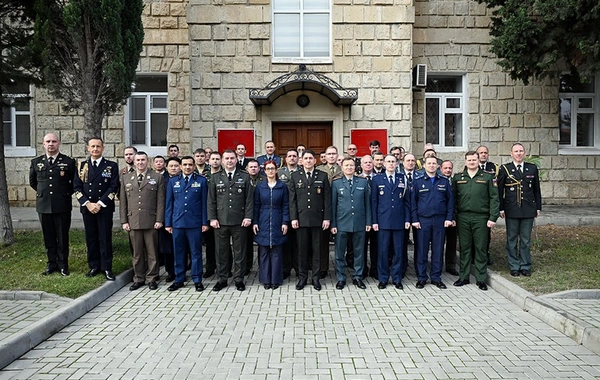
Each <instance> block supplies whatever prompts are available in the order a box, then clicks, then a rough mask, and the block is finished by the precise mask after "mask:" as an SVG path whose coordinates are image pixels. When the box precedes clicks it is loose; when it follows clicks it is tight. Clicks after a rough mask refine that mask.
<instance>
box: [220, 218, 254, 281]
mask: <svg viewBox="0 0 600 380" xmlns="http://www.w3.org/2000/svg"><path fill="white" fill-rule="evenodd" d="M247 231H248V229H247V228H244V227H242V226H241V225H234V226H224V225H221V228H215V246H216V252H217V253H216V257H217V273H218V274H219V281H220V282H227V276H228V274H229V252H230V251H229V250H230V249H231V248H230V247H231V246H230V244H229V240H230V239H231V240H232V241H233V248H232V250H231V253H232V255H233V281H234V282H235V283H238V282H242V281H244V273H243V272H242V270H243V267H244V260H245V256H246V245H247V242H248V239H247V237H246V233H247Z"/></svg>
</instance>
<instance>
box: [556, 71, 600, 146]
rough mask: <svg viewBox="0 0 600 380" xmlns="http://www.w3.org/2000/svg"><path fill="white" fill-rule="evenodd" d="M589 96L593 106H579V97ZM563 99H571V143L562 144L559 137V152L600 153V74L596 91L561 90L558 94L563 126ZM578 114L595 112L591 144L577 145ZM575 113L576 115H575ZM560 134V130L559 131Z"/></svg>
mask: <svg viewBox="0 0 600 380" xmlns="http://www.w3.org/2000/svg"><path fill="white" fill-rule="evenodd" d="M583 98H589V99H591V100H592V107H591V108H579V99H583ZM561 99H569V100H570V101H571V109H570V112H571V143H570V144H561V143H560V138H559V146H558V147H559V148H558V153H559V154H566V155H588V154H595V155H598V154H600V104H599V102H600V76H598V75H597V76H596V77H595V78H594V92H559V96H558V102H559V106H558V112H559V115H558V117H559V123H558V127H559V128H560V127H561V123H560V117H561V114H560V113H561V112H562V111H561V104H560V103H561ZM578 114H593V115H594V142H593V145H591V146H577V115H578ZM573 115H574V116H575V117H573ZM559 134H560V132H559Z"/></svg>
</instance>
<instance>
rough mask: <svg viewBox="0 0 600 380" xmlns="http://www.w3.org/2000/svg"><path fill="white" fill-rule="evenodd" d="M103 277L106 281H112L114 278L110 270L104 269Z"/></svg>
mask: <svg viewBox="0 0 600 380" xmlns="http://www.w3.org/2000/svg"><path fill="white" fill-rule="evenodd" d="M104 277H106V279H107V280H108V281H114V280H115V279H116V277H115V275H114V274H113V272H112V271H110V270H106V271H104Z"/></svg>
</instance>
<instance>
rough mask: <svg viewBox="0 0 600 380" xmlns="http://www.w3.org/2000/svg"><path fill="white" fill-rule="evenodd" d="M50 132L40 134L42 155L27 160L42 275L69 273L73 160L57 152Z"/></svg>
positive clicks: (74, 171) (64, 274) (54, 136)
mask: <svg viewBox="0 0 600 380" xmlns="http://www.w3.org/2000/svg"><path fill="white" fill-rule="evenodd" d="M59 148H60V140H59V139H58V137H57V136H56V135H55V134H54V133H48V134H47V135H46V136H44V150H45V151H46V152H45V154H43V155H41V156H39V157H37V158H34V159H33V160H31V167H30V168H29V185H30V186H31V187H32V188H33V189H34V190H35V191H36V195H37V196H36V201H35V209H36V211H37V212H38V216H39V218H40V224H41V225H42V233H43V235H44V246H45V247H46V255H47V256H48V263H47V265H46V270H45V271H44V272H43V273H42V274H43V275H49V274H51V273H53V272H58V271H60V274H62V275H63V276H68V275H69V229H70V228H71V209H72V206H71V196H72V195H73V177H74V176H75V173H76V172H77V166H76V164H75V160H73V159H72V158H71V157H68V156H66V155H64V154H62V153H60V152H59Z"/></svg>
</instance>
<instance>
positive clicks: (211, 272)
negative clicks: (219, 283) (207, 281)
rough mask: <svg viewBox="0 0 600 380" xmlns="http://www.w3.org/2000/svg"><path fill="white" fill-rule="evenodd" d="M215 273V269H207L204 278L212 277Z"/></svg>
mask: <svg viewBox="0 0 600 380" xmlns="http://www.w3.org/2000/svg"><path fill="white" fill-rule="evenodd" d="M214 274H215V271H214V270H207V271H206V272H204V274H203V275H202V278H209V277H211V276H212V275H214Z"/></svg>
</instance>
